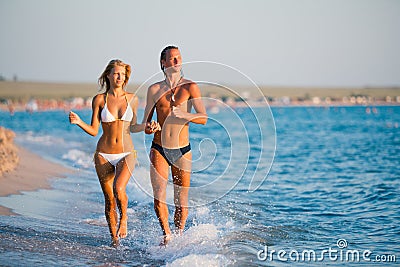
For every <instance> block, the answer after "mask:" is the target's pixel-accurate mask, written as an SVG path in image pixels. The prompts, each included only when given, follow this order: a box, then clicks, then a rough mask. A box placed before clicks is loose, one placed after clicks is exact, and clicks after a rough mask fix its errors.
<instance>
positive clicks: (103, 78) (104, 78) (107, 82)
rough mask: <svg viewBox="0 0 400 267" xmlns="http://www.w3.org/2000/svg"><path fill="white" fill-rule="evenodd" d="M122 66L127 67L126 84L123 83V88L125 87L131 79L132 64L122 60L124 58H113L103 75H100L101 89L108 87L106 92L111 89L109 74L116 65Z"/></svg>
mask: <svg viewBox="0 0 400 267" xmlns="http://www.w3.org/2000/svg"><path fill="white" fill-rule="evenodd" d="M116 66H120V67H124V68H125V81H124V84H123V85H122V88H124V87H125V86H126V85H127V84H128V81H129V77H130V76H131V71H132V70H131V66H130V65H129V64H126V63H124V62H122V60H119V59H113V60H111V61H110V62H109V63H108V65H107V67H106V69H105V70H104V71H103V73H102V74H101V76H100V77H99V85H100V90H101V89H103V88H104V87H106V92H107V91H108V90H110V80H109V79H108V77H107V75H108V74H110V73H111V71H112V70H113V69H114V67H116Z"/></svg>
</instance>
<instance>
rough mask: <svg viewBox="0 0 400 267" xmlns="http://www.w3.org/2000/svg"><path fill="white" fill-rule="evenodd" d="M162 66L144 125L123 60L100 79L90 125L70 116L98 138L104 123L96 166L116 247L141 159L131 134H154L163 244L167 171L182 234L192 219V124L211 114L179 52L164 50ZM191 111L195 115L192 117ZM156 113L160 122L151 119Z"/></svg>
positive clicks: (168, 232) (149, 93)
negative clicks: (186, 73)
mask: <svg viewBox="0 0 400 267" xmlns="http://www.w3.org/2000/svg"><path fill="white" fill-rule="evenodd" d="M160 65H161V70H162V71H163V73H164V80H162V81H159V82H157V83H155V84H153V85H151V86H150V87H149V88H148V91H147V99H146V108H145V110H144V116H143V121H142V123H137V107H138V98H137V96H135V95H134V94H132V93H128V92H126V91H125V88H126V85H127V83H128V81H129V77H130V74H131V67H130V65H128V64H126V63H124V62H122V61H120V60H112V61H110V62H109V64H108V65H107V67H106V69H105V70H104V72H103V73H102V74H101V76H100V78H99V84H100V87H101V88H104V87H105V92H104V93H101V94H98V95H96V96H95V97H94V98H93V101H92V118H91V123H90V124H87V123H85V122H83V121H82V120H81V119H80V117H79V116H78V115H77V114H76V113H74V112H72V111H71V112H70V113H69V120H70V123H71V124H76V125H78V126H79V127H80V128H82V129H83V130H84V131H85V132H86V133H88V134H90V135H92V136H96V135H97V133H98V131H99V127H100V124H101V126H102V129H103V134H102V136H101V137H100V139H99V141H98V143H97V148H96V152H95V154H94V163H95V169H96V173H97V176H98V179H99V182H100V185H101V188H102V191H103V194H104V202H105V216H106V219H107V223H108V227H109V230H110V234H111V239H112V246H114V247H116V246H118V245H119V239H120V238H125V237H126V236H127V234H128V226H127V224H128V215H127V207H128V196H127V194H126V186H127V184H128V181H129V179H130V177H131V175H132V171H133V169H134V167H135V163H136V157H137V155H136V151H135V150H134V145H133V142H132V139H131V137H130V132H132V133H134V132H140V131H145V133H146V134H154V138H153V142H152V146H151V149H150V162H151V164H150V179H151V184H152V187H153V197H154V210H155V213H156V216H157V218H158V220H159V223H160V226H161V229H162V232H163V240H162V242H161V244H167V243H168V241H169V240H170V238H171V235H172V233H171V229H170V226H169V222H168V206H167V203H166V188H167V184H168V176H169V170H171V173H172V180H173V184H174V204H175V214H174V224H175V229H176V232H177V233H178V234H181V233H182V232H183V230H184V228H185V223H186V219H187V217H188V196H189V186H190V174H191V164H192V153H191V149H190V143H189V122H193V123H197V124H206V122H207V114H206V110H205V107H204V105H203V102H202V99H201V93H200V90H199V87H198V86H197V84H196V83H195V82H193V81H190V80H188V79H185V78H184V77H183V75H182V58H181V54H180V52H179V49H178V47H176V46H167V47H165V48H164V49H163V50H162V52H161V56H160ZM192 107H193V108H194V110H195V113H191V110H192ZM154 111H155V112H156V114H157V121H152V120H151V119H152V117H153V114H154ZM117 210H118V211H119V215H118V212H117Z"/></svg>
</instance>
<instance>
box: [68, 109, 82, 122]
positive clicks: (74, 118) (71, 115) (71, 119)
mask: <svg viewBox="0 0 400 267" xmlns="http://www.w3.org/2000/svg"><path fill="white" fill-rule="evenodd" d="M69 122H70V123H71V124H79V123H80V122H81V118H80V117H79V116H78V114H76V113H74V112H72V111H70V112H69Z"/></svg>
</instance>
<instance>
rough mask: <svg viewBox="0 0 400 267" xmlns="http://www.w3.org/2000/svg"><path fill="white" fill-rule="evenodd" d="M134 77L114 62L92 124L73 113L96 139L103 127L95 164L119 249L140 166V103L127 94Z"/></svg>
mask: <svg viewBox="0 0 400 267" xmlns="http://www.w3.org/2000/svg"><path fill="white" fill-rule="evenodd" d="M130 74H131V67H130V65H128V64H125V63H124V62H122V61H121V60H111V61H110V62H109V64H108V65H107V67H106V69H105V70H104V72H103V73H102V74H101V76H100V78H99V80H98V82H99V84H100V87H101V88H104V87H105V89H106V91H105V93H101V94H98V95H96V96H95V97H94V98H93V101H92V120H91V124H90V125H89V124H86V123H85V122H83V121H82V120H81V119H80V118H79V116H78V115H77V114H76V113H74V112H72V111H71V112H70V113H69V120H70V123H71V124H76V125H78V126H79V127H80V128H82V129H83V130H84V131H85V132H86V133H88V134H90V135H92V136H96V135H97V133H98V131H99V126H100V124H101V126H102V129H103V135H102V136H101V137H100V139H99V141H98V143H97V148H96V152H95V154H94V163H95V168H96V173H97V176H98V178H99V182H100V185H101V189H102V190H103V194H104V200H105V216H106V219H107V223H108V227H109V230H110V234H111V238H112V244H111V245H112V246H114V247H116V246H118V245H119V238H125V237H126V236H127V234H128V230H127V224H128V215H127V206H128V196H127V194H126V185H127V184H128V181H129V178H130V177H131V174H132V171H133V169H134V165H135V162H136V151H135V150H134V146H133V143H132V140H131V137H130V131H135V132H137V131H139V130H140V129H139V130H138V129H136V128H137V127H138V126H139V125H136V119H137V113H136V112H137V106H138V99H137V97H136V96H135V95H134V94H132V93H127V92H126V91H125V90H124V89H125V87H126V85H127V83H128V81H129V77H130ZM117 209H118V210H119V217H118V214H117Z"/></svg>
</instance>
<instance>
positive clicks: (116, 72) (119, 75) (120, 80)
mask: <svg viewBox="0 0 400 267" xmlns="http://www.w3.org/2000/svg"><path fill="white" fill-rule="evenodd" d="M107 77H108V79H109V80H110V84H111V87H122V86H123V84H124V82H125V77H126V71H125V67H123V66H115V67H114V68H113V69H112V70H111V72H110V74H108V75H107Z"/></svg>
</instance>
